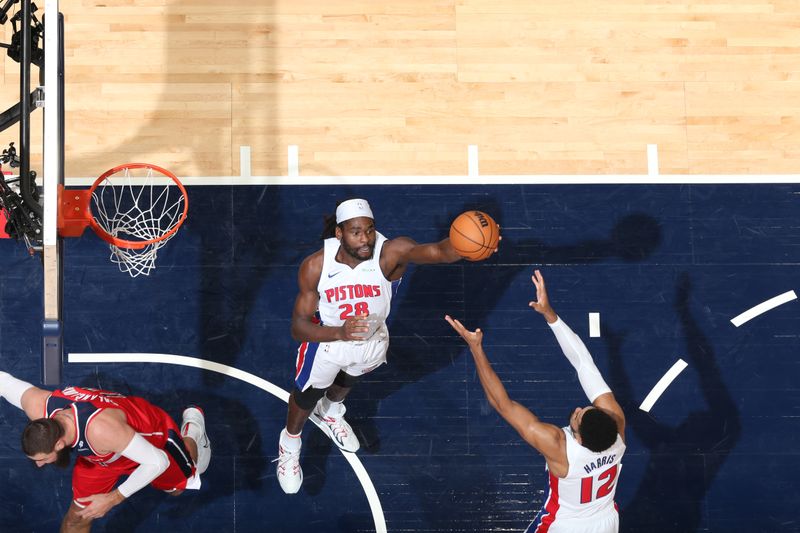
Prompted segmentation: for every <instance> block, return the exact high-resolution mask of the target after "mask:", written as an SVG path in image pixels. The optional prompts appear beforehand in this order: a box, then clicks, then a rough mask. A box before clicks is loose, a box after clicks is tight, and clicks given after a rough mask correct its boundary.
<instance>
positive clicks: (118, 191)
mask: <svg viewBox="0 0 800 533" xmlns="http://www.w3.org/2000/svg"><path fill="white" fill-rule="evenodd" d="M139 166H141V167H142V168H138V167H139ZM176 181H177V180H173V179H172V177H170V176H166V175H164V174H162V173H161V172H160V171H159V170H155V171H154V169H153V168H151V167H149V166H144V165H137V166H131V167H124V168H121V169H119V170H118V171H117V172H116V173H114V174H111V175H109V176H106V177H105V179H103V180H102V181H101V182H100V183H98V184H97V187H96V188H95V190H94V191H93V192H92V214H93V217H94V220H95V222H96V223H97V224H98V226H99V227H100V228H101V229H102V230H103V231H104V232H106V233H107V234H108V235H109V236H111V237H113V238H114V242H113V243H110V244H109V248H110V249H111V257H110V259H111V262H113V263H116V264H117V266H119V269H120V270H121V271H122V272H127V273H128V274H130V275H131V277H136V276H138V275H140V274H141V275H145V276H147V275H149V274H150V271H151V270H153V269H154V268H155V266H156V259H157V258H158V250H159V249H160V248H161V247H162V246H164V244H166V243H167V241H169V240H170V239H171V238H172V237H173V236H174V235H175V234H176V230H177V229H178V226H180V224H181V223H182V222H183V218H184V216H185V212H186V195H185V193H184V190H183V189H182V187H178V186H176ZM106 240H108V239H106Z"/></svg>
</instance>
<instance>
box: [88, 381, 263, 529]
mask: <svg viewBox="0 0 800 533" xmlns="http://www.w3.org/2000/svg"><path fill="white" fill-rule="evenodd" d="M86 386H90V387H98V386H100V387H101V388H106V389H108V390H115V391H117V392H120V393H122V394H126V395H135V396H142V397H144V398H145V399H147V400H148V401H150V402H152V403H153V404H155V405H157V406H159V407H161V408H162V409H164V410H165V411H166V412H167V413H168V414H169V415H170V416H171V417H172V419H173V420H175V422H176V423H177V424H178V425H180V417H181V412H182V411H183V408H184V407H186V405H188V404H190V403H193V402H195V403H197V404H199V405H200V406H201V407H202V408H203V411H204V413H205V417H206V423H207V427H206V430H207V433H208V436H209V438H210V439H211V445H212V456H211V463H210V464H209V467H208V470H207V471H206V472H205V473H204V474H203V476H202V478H201V480H202V484H203V485H202V488H201V489H200V490H187V491H185V492H184V493H183V494H181V495H180V496H169V495H167V494H165V493H163V492H161V491H158V490H155V489H153V488H152V487H146V488H144V489H142V490H141V491H140V492H137V493H136V495H135V496H134V497H131V498H130V499H128V500H127V501H125V502H124V503H123V504H122V505H119V506H118V507H116V508H115V509H114V510H112V511H111V512H110V513H109V515H108V516H107V517H106V518H101V519H99V520H97V521H96V522H97V523H96V525H95V529H94V530H97V531H108V532H115V533H116V532H123V533H124V532H128V531H131V532H133V531H137V530H139V529H138V528H140V527H143V526H142V524H144V523H145V522H150V523H152V516H153V515H154V514H156V513H165V514H167V515H168V517H169V519H170V521H171V520H174V519H180V520H181V521H182V523H185V524H186V527H187V528H189V529H192V530H194V531H205V530H208V529H211V528H212V527H213V526H218V529H221V530H224V529H225V527H227V526H226V524H228V525H229V524H230V518H231V516H232V509H229V510H222V509H220V511H219V512H218V513H217V514H218V516H219V517H220V521H219V523H218V524H217V523H214V524H209V523H205V524H204V523H195V522H193V520H192V516H193V514H195V512H196V511H197V510H199V509H202V508H205V507H207V506H209V505H225V504H222V503H217V502H216V500H219V499H226V500H228V501H229V503H228V504H227V505H231V506H232V505H233V504H232V503H230V499H231V498H230V497H231V496H232V495H233V494H234V492H236V491H241V490H243V491H250V492H253V491H258V490H260V489H261V488H262V484H263V479H264V477H265V472H266V471H267V468H268V465H269V459H268V458H267V457H266V453H265V451H264V450H263V449H262V446H261V437H260V435H261V432H260V430H259V428H258V424H257V422H256V420H255V418H254V417H253V415H252V413H251V412H250V408H249V407H248V406H247V405H245V404H244V403H243V402H240V401H238V400H235V399H231V398H227V397H223V396H219V395H216V394H213V393H209V392H208V391H205V390H204V391H198V390H186V389H175V390H170V391H169V392H164V393H152V392H142V391H137V390H130V387H129V386H128V384H127V382H124V381H116V380H114V378H109V377H107V376H98V377H97V379H95V380H93V382H92V383H88V384H87V385H86ZM231 465H233V468H232V467H231ZM228 511H230V512H228ZM101 528H102V529H101Z"/></svg>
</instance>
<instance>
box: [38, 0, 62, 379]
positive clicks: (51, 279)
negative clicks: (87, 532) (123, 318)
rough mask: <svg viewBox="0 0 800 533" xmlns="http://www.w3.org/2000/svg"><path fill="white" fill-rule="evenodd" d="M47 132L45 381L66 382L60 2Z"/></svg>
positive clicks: (50, 53) (48, 38) (47, 78)
mask: <svg viewBox="0 0 800 533" xmlns="http://www.w3.org/2000/svg"><path fill="white" fill-rule="evenodd" d="M44 25H45V32H44V55H45V60H44V129H43V143H44V150H43V191H42V196H43V200H44V210H43V217H42V232H43V238H42V261H43V275H44V283H43V289H44V301H43V309H44V317H43V321H42V382H43V383H44V384H45V385H56V384H58V383H60V382H61V362H62V358H63V345H62V340H63V324H62V294H63V289H62V285H63V279H64V273H63V267H64V265H63V246H64V244H63V239H62V237H60V236H59V235H58V230H57V227H56V226H57V215H58V203H59V202H58V196H59V185H63V184H64V19H63V16H62V15H61V14H60V13H59V11H58V0H46V2H45V12H44Z"/></svg>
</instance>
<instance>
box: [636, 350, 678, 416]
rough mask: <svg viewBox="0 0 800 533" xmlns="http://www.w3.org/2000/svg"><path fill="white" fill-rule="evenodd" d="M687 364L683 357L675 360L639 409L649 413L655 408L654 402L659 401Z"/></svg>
mask: <svg viewBox="0 0 800 533" xmlns="http://www.w3.org/2000/svg"><path fill="white" fill-rule="evenodd" d="M687 366H688V365H687V364H686V361H684V360H683V359H678V360H677V361H675V364H674V365H672V368H670V369H669V370H667V373H666V374H664V375H663V376H661V379H659V380H658V383H656V386H655V387H653V390H651V391H650V392H649V393H648V394H647V397H646V398H645V399H644V401H643V402H642V405H640V406H639V409H641V410H642V411H644V412H646V413H649V412H650V409H652V408H653V404H655V403H656V401H658V399H659V398H660V397H661V395H662V394H664V391H665V390H667V387H669V385H670V383H672V381H673V380H674V379H675V378H676V377H678V374H680V373H681V372H683V369H684V368H686V367H687Z"/></svg>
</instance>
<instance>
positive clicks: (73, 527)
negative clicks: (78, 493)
mask: <svg viewBox="0 0 800 533" xmlns="http://www.w3.org/2000/svg"><path fill="white" fill-rule="evenodd" d="M80 510H81V508H80V507H78V506H77V505H75V502H72V504H71V505H70V506H69V509H67V514H65V515H64V520H62V521H61V529H60V530H59V531H60V533H88V532H89V531H91V529H92V520H91V519H90V518H82V517H80V516H79V515H78V511H80Z"/></svg>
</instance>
